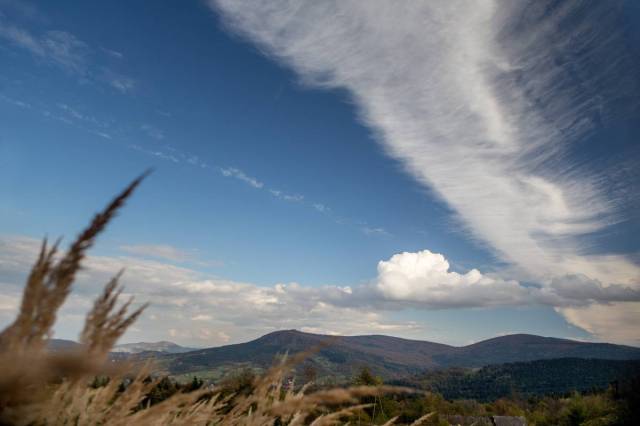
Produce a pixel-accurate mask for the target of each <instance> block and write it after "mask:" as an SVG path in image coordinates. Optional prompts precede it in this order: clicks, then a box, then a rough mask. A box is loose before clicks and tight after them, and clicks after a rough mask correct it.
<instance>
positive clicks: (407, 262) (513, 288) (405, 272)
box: [376, 250, 529, 308]
mask: <svg viewBox="0 0 640 426" xmlns="http://www.w3.org/2000/svg"><path fill="white" fill-rule="evenodd" d="M449 268H450V266H449V262H448V261H447V260H446V259H445V258H444V256H443V255H441V254H438V253H432V252H430V251H429V250H424V251H420V252H417V253H406V252H405V253H400V254H396V255H393V256H392V257H391V259H389V260H387V261H380V262H379V263H378V278H377V282H376V288H377V289H378V290H379V291H380V292H381V293H382V294H383V295H384V296H385V297H386V298H388V299H391V300H399V301H408V302H417V303H419V304H422V305H425V306H429V307H437V308H446V307H465V306H466V307H469V306H496V305H514V304H522V303H524V302H525V301H526V298H527V296H528V295H529V291H528V290H527V289H525V288H524V287H522V286H521V285H520V284H519V283H518V282H517V281H512V280H511V281H506V280H502V279H500V278H491V277H488V276H486V275H483V274H482V273H480V271H478V270H477V269H472V270H470V271H468V272H466V273H464V274H459V273H457V272H452V271H449Z"/></svg>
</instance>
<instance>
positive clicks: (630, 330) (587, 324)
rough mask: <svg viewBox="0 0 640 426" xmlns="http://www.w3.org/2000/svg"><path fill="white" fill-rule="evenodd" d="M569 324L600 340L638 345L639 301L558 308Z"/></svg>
mask: <svg viewBox="0 0 640 426" xmlns="http://www.w3.org/2000/svg"><path fill="white" fill-rule="evenodd" d="M558 311H559V312H560V313H561V314H562V315H563V316H564V317H565V318H566V319H567V321H569V322H570V323H571V324H573V325H575V326H577V327H580V328H582V329H584V330H587V331H588V332H589V333H591V334H593V335H594V336H596V337H598V338H599V339H600V340H604V341H607V342H614V343H625V344H630V345H635V346H640V333H639V332H638V330H640V303H628V302H627V303H623V302H618V303H614V304H612V305H591V306H587V307H581V308H559V309H558Z"/></svg>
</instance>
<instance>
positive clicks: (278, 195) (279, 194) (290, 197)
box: [269, 189, 304, 203]
mask: <svg viewBox="0 0 640 426" xmlns="http://www.w3.org/2000/svg"><path fill="white" fill-rule="evenodd" d="M269 193H270V194H271V195H273V196H274V197H276V198H279V199H281V200H284V201H292V202H296V203H297V202H300V201H302V200H304V196H303V195H300V194H287V193H286V192H283V191H280V190H276V189H270V190H269Z"/></svg>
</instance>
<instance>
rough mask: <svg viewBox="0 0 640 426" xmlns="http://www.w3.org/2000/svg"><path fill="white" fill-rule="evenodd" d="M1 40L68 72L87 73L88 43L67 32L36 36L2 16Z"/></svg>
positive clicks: (51, 32) (0, 19) (0, 23)
mask: <svg viewBox="0 0 640 426" xmlns="http://www.w3.org/2000/svg"><path fill="white" fill-rule="evenodd" d="M0 38H4V39H5V40H8V41H10V42H11V43H12V44H14V45H15V46H18V47H20V48H23V49H25V50H28V51H29V52H31V54H33V55H34V56H36V57H38V58H40V59H43V60H46V61H48V62H50V63H53V64H55V65H58V66H60V67H62V68H63V69H65V70H67V71H70V72H73V73H75V74H79V75H84V74H85V73H86V70H87V56H88V54H89V52H90V50H89V47H88V45H87V44H86V43H84V42H83V41H81V40H79V39H77V38H76V37H75V36H74V35H73V34H70V33H68V32H65V31H47V32H45V33H44V34H43V35H42V36H36V35H34V34H32V33H31V32H29V31H27V30H25V29H23V28H20V27H16V26H14V25H11V24H8V23H7V22H5V21H4V20H2V17H1V16H0Z"/></svg>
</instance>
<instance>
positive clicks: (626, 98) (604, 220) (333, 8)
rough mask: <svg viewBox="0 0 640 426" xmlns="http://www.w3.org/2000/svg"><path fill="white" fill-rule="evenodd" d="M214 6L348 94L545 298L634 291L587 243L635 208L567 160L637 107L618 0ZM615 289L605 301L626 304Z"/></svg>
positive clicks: (409, 288) (282, 57)
mask: <svg viewBox="0 0 640 426" xmlns="http://www.w3.org/2000/svg"><path fill="white" fill-rule="evenodd" d="M209 4H210V6H211V7H212V9H214V10H215V11H216V12H217V13H218V14H219V16H220V17H221V22H222V23H223V24H224V25H226V26H227V27H228V28H229V29H230V30H231V31H232V32H235V33H238V34H241V35H243V36H244V37H246V38H247V39H249V40H251V41H252V42H254V43H256V44H257V45H258V46H259V47H260V48H261V49H262V51H263V52H265V53H266V54H267V55H269V56H271V57H273V58H275V59H276V60H278V61H280V62H283V63H285V64H286V65H288V66H290V67H291V68H293V69H294V70H295V71H296V72H297V73H298V75H299V76H300V77H301V79H302V80H303V82H305V83H307V84H310V85H314V86H316V87H324V88H343V89H346V90H347V91H348V92H349V93H350V94H351V96H352V98H353V100H354V102H355V104H356V106H357V108H358V110H359V112H360V115H361V118H362V120H363V121H364V122H365V123H366V124H367V125H368V126H370V127H371V128H372V129H374V130H375V131H376V132H377V134H378V138H379V140H380V142H381V143H382V144H383V146H384V147H385V148H386V150H387V152H388V153H389V155H391V156H392V157H394V158H396V159H397V160H399V161H400V162H401V163H402V164H403V165H404V166H405V168H406V170H407V171H408V172H409V173H410V174H411V175H412V176H413V177H414V178H415V179H416V180H417V181H419V182H421V183H422V184H424V185H425V186H427V187H429V188H430V189H431V190H432V191H433V193H435V194H436V195H437V196H439V197H440V198H442V199H443V200H444V201H445V202H446V203H447V204H448V205H449V206H451V207H452V209H453V210H454V211H455V214H456V217H457V218H458V219H459V222H460V223H461V224H463V226H464V227H465V229H466V230H467V231H468V232H469V234H470V235H471V236H472V237H473V238H475V239H476V240H477V241H479V242H481V243H484V244H486V245H487V246H488V247H489V248H490V249H492V250H493V251H494V252H495V254H496V255H497V256H498V257H499V258H500V259H502V260H504V261H507V262H509V263H511V264H512V265H514V266H516V267H518V268H520V269H521V270H522V271H523V272H524V273H526V274H529V275H533V276H535V278H536V280H537V281H539V282H544V283H546V285H548V286H549V287H548V288H545V289H543V290H541V293H543V294H542V295H539V297H541V298H542V300H544V297H543V296H544V293H547V295H548V296H549V298H552V299H558V300H560V302H562V301H563V300H566V299H567V296H570V295H569V294H568V291H567V289H568V288H569V286H573V287H571V288H572V290H575V291H577V292H578V294H580V297H578V299H584V300H587V299H589V298H596V299H597V298H600V297H601V296H602V295H601V294H600V293H599V292H600V291H601V289H602V288H604V287H603V286H607V285H609V284H621V285H624V286H638V282H637V278H636V277H638V276H640V268H638V266H637V265H634V264H633V263H631V262H630V261H628V260H627V259H625V258H624V257H623V256H614V255H610V256H590V257H588V258H587V257H586V256H585V254H584V249H585V247H584V243H583V242H581V240H580V238H579V237H584V236H587V235H589V234H591V233H593V232H595V231H598V230H602V229H604V228H606V227H607V226H609V225H611V224H613V223H616V222H617V221H619V220H621V219H622V218H621V217H620V214H621V209H620V206H621V205H623V204H624V203H625V201H624V197H623V198H620V197H619V196H614V195H612V194H610V193H607V191H606V190H605V189H604V188H603V186H604V185H605V182H607V179H606V176H604V175H602V174H596V173H594V172H592V170H591V169H590V168H589V164H585V163H577V162H576V161H575V160H574V159H573V158H572V157H571V155H570V148H571V146H572V144H573V143H574V142H576V141H579V140H580V138H581V137H584V136H585V135H587V134H588V132H589V131H591V130H592V129H593V128H595V127H596V126H598V125H599V124H601V123H603V122H606V121H607V120H608V119H610V118H611V117H614V116H616V114H623V113H624V111H622V110H623V109H624V108H626V107H625V105H626V106H627V107H628V106H629V105H635V106H637V105H638V99H639V98H640V97H639V96H638V94H639V93H640V90H639V87H638V80H637V78H635V77H634V75H635V74H636V73H637V71H638V70H637V68H638V67H637V66H636V65H635V63H634V62H633V59H631V56H630V53H629V51H628V49H627V48H626V47H625V43H624V42H623V40H622V38H621V33H620V29H619V28H620V20H619V16H620V4H621V3H619V2H607V3H589V4H586V3H558V2H547V1H540V2H510V1H500V0H483V1H477V2H473V4H471V5H470V4H469V3H468V2H466V1H456V0H453V1H451V0H447V1H430V2H401V3H398V2H388V1H377V0H371V1H366V2H362V1H349V0H347V1H323V2H299V1H291V0H280V1H266V0H265V1H249V0H211V1H210V2H209ZM621 105H622V106H621ZM627 112H628V110H627ZM627 192H628V191H627ZM622 193H623V194H624V193H625V191H622ZM625 196H626V197H627V199H628V197H629V194H628V193H627V194H626V195H625ZM422 260H423V261H426V260H425V259H422ZM432 260H433V259H432ZM438 265H439V266H440V267H443V266H444V265H443V264H442V263H441V262H440V263H439V264H438ZM438 265H436V266H438ZM593 265H598V266H597V267H594V266H593ZM386 266H389V267H391V266H393V262H392V264H391V265H385V268H386ZM612 270H618V271H622V270H624V271H626V272H627V273H626V274H625V275H624V276H623V277H620V276H619V275H620V274H619V273H617V274H613V275H610V274H607V273H606V271H612ZM587 271H588V272H589V273H590V272H593V274H589V275H588V276H587V277H584V278H580V279H573V280H570V279H567V278H566V277H565V276H566V275H576V276H577V275H579V274H585V273H586V272H587ZM384 272H385V274H387V275H389V276H390V277H391V278H388V279H389V280H391V281H390V282H392V281H394V280H396V278H397V277H395V275H394V273H393V272H387V271H386V270H385V271H384ZM553 277H561V278H556V279H555V281H552V280H553ZM443 278H446V280H449V281H451V282H453V281H456V280H457V281H456V282H457V285H456V287H455V288H464V287H468V288H469V289H473V290H477V289H479V288H481V287H482V286H487V287H490V288H492V289H493V290H494V291H495V292H496V293H495V295H496V296H497V298H496V302H500V303H501V302H502V301H503V300H507V301H508V300H510V299H512V298H514V297H515V298H518V297H519V293H523V292H524V293H526V292H525V291H524V290H523V289H522V288H520V287H518V286H515V285H514V284H513V283H510V282H508V281H496V282H493V281H491V280H490V279H489V278H487V277H483V278H478V275H477V274H476V273H475V272H473V271H471V272H469V273H467V274H464V275H461V276H457V275H444V276H443ZM558 280H564V281H565V284H562V285H560V284H559V282H560V281H558ZM581 280H582V281H584V282H585V283H584V285H585V286H586V287H585V288H584V289H583V288H582V287H581V290H579V291H578V290H577V287H576V286H577V283H578V282H579V281H581ZM449 281H446V282H449ZM385 282H386V281H385ZM402 282H403V284H402V285H400V284H397V285H395V286H389V285H388V283H386V284H385V283H383V284H382V287H381V290H382V291H384V292H386V293H385V294H387V295H390V296H394V297H395V296H398V295H401V294H410V295H412V296H413V297H414V298H415V299H416V301H418V302H423V301H424V300H426V297H427V296H429V297H436V298H437V297H439V295H440V293H439V292H437V291H435V288H427V289H425V288H421V289H420V290H418V289H416V288H414V287H415V286H414V285H412V284H411V280H409V281H408V282H404V281H402ZM569 282H570V284H569ZM596 282H597V284H594V283H596ZM554 283H555V284H554ZM594 286H595V287H594ZM636 288H637V287H636ZM428 289H429V291H427V290H428ZM442 290H443V291H444V290H447V288H446V287H443V288H442ZM606 292H607V296H606V297H605V299H611V300H613V299H615V298H616V297H618V296H615V297H614V296H613V295H612V294H610V293H613V292H614V290H613V289H609V290H607V291H606ZM463 293H464V292H463V291H460V297H462V296H464V294H463ZM620 297H622V296H620ZM634 297H635V296H634ZM602 309H603V310H607V309H606V308H602ZM561 312H568V311H561ZM572 312H573V314H572V315H567V316H566V317H567V319H568V320H569V321H571V322H572V323H574V324H582V325H581V326H582V327H583V328H585V329H589V328H588V327H586V326H584V324H586V323H587V322H588V318H589V311H588V310H582V311H581V310H580V309H577V308H575V309H574V310H573V311H572ZM580 312H582V314H580ZM581 315H582V316H581ZM579 316H581V319H578V317H579Z"/></svg>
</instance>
